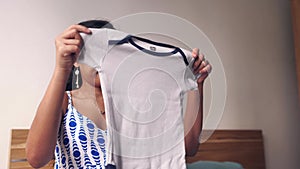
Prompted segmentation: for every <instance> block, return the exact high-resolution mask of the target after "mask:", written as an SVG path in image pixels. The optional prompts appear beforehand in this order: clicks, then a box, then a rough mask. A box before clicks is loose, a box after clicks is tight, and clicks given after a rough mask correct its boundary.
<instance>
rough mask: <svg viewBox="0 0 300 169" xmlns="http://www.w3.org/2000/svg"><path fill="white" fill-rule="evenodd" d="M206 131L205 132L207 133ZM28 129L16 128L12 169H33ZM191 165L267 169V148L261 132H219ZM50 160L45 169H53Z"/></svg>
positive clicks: (216, 132)
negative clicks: (229, 163) (203, 163)
mask: <svg viewBox="0 0 300 169" xmlns="http://www.w3.org/2000/svg"><path fill="white" fill-rule="evenodd" d="M205 132H206V131H203V134H205ZM27 134H28V129H13V130H12V137H11V149H10V164H9V167H10V169H32V167H31V166H30V165H29V164H28V162H27V161H26V157H25V142H26V138H27ZM186 160H187V162H195V161H199V160H211V161H233V162H238V163H240V164H241V165H243V167H244V168H245V169H264V168H265V158H264V145H263V137H262V132H261V130H216V131H214V133H213V134H212V135H211V137H210V138H209V139H208V140H207V141H206V142H204V143H202V144H201V145H200V147H199V150H198V152H197V154H196V155H195V156H194V157H187V158H186ZM53 164H54V161H50V162H49V163H48V164H47V165H46V166H45V167H43V169H50V168H51V169H53Z"/></svg>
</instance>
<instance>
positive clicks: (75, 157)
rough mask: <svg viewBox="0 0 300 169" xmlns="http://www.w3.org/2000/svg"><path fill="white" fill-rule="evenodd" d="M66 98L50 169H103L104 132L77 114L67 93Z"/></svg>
mask: <svg viewBox="0 0 300 169" xmlns="http://www.w3.org/2000/svg"><path fill="white" fill-rule="evenodd" d="M67 94H68V97H69V100H68V110H67V112H66V114H65V115H64V117H63V120H62V125H61V127H60V129H59V133H58V137H57V144H56V148H55V166H54V168H56V169H60V168H64V169H65V168H69V169H72V168H74V169H75V168H76V169H77V168H79V169H81V168H82V169H83V168H84V169H86V168H87V169H104V168H105V167H104V164H105V162H106V155H105V154H106V150H105V140H106V136H107V132H106V131H104V130H101V129H99V128H98V127H97V126H96V125H95V123H94V122H93V121H92V120H90V119H89V118H87V117H86V116H84V115H82V114H80V113H79V112H78V111H77V110H76V109H75V108H74V107H73V105H72V98H71V94H70V92H67Z"/></svg>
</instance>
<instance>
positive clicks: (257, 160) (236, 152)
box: [186, 130, 265, 169]
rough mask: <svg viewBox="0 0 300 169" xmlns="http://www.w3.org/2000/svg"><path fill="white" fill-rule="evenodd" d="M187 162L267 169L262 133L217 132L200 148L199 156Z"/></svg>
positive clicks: (250, 131)
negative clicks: (221, 163)
mask: <svg viewBox="0 0 300 169" xmlns="http://www.w3.org/2000/svg"><path fill="white" fill-rule="evenodd" d="M203 132H204V133H205V131H203ZM186 160H187V162H188V163H189V162H195V161H199V160H209V161H220V162H223V161H232V162H237V163H240V164H241V165H242V166H243V167H244V168H245V169H265V156H264V144H263V136H262V131H261V130H216V131H214V133H213V134H212V135H211V137H210V138H209V139H208V140H207V141H206V142H204V143H202V144H201V145H200V146H199V150H198V152H197V154H196V155H195V156H193V157H187V158H186Z"/></svg>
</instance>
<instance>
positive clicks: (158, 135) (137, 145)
mask: <svg viewBox="0 0 300 169" xmlns="http://www.w3.org/2000/svg"><path fill="white" fill-rule="evenodd" d="M91 30H92V35H85V34H82V38H83V40H84V47H83V50H82V52H81V54H80V57H79V60H78V61H79V63H84V64H88V65H90V66H91V67H94V68H95V69H97V70H98V71H99V75H100V81H101V87H102V92H103V96H104V103H105V112H106V113H107V119H106V120H107V130H108V137H107V139H108V140H107V141H106V143H107V144H106V148H107V151H106V152H107V159H106V162H107V164H113V165H116V168H117V169H123V168H124V169H128V168H130V169H145V168H146V169H159V168H162V169H166V168H172V169H185V168H186V165H185V148H184V128H183V112H182V111H183V107H182V106H183V105H182V104H183V103H182V102H183V94H184V93H185V92H187V91H188V90H193V89H196V88H197V83H196V81H195V79H196V78H195V76H194V74H193V73H192V71H191V68H190V66H186V64H185V63H184V61H183V57H182V55H181V54H180V53H179V52H177V53H176V54H172V55H170V56H155V55H150V54H147V53H145V52H143V51H141V50H139V49H137V48H136V47H135V46H133V45H132V44H130V43H125V44H121V45H109V44H108V41H109V40H121V39H123V38H124V37H126V36H127V35H128V34H127V33H124V32H121V31H117V30H112V29H91ZM135 42H136V43H137V44H141V46H143V47H144V48H146V49H147V48H149V49H152V50H156V51H157V52H158V51H159V52H170V51H172V50H174V49H170V48H164V47H160V46H155V45H150V44H147V43H141V42H139V41H137V40H135ZM183 51H184V53H185V55H186V57H187V60H188V62H189V63H192V55H191V52H189V51H186V50H183ZM190 65H192V64H190Z"/></svg>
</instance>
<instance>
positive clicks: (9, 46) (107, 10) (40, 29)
mask: <svg viewBox="0 0 300 169" xmlns="http://www.w3.org/2000/svg"><path fill="white" fill-rule="evenodd" d="M74 2H75V1H72V0H65V1H58V0H57V1H47V2H46V1H38V0H28V1H21V0H19V1H18V0H10V1H9V0H4V1H0V21H1V27H0V31H1V38H0V46H1V55H0V57H1V63H2V64H1V66H0V73H1V76H0V78H1V82H0V93H1V97H0V103H1V108H2V117H1V118H0V119H1V120H0V133H1V144H0V152H1V154H0V166H2V167H1V168H6V167H7V164H8V154H9V142H10V129H11V128H28V127H29V126H30V123H31V121H32V118H33V116H34V112H35V110H36V107H37V104H38V102H39V101H40V99H41V97H42V95H43V93H44V91H45V89H46V85H47V83H48V81H49V78H50V76H51V72H52V70H53V67H54V62H55V60H54V55H55V48H54V38H55V36H56V35H57V34H58V33H60V32H61V31H62V30H63V29H65V28H66V27H67V26H68V25H69V24H72V23H76V22H78V21H81V20H85V19H90V18H95V17H101V18H106V19H110V20H113V19H117V18H119V17H121V16H124V15H127V14H131V13H136V12H146V11H157V12H165V13H171V14H174V15H177V16H179V17H182V18H185V19H187V20H188V21H190V22H192V23H193V24H195V25H196V26H197V27H199V28H200V29H201V30H202V31H203V32H204V33H205V34H206V35H207V36H208V37H209V38H210V40H211V41H212V43H213V44H214V45H215V47H216V49H217V50H218V52H219V55H220V57H221V59H222V63H223V65H224V69H225V73H226V80H227V87H228V91H227V100H226V105H225V111H224V114H223V118H222V120H221V122H220V124H219V128H228V129H240V128H242V129H262V130H263V132H264V138H265V150H266V162H267V167H268V168H269V169H277V168H278V169H281V168H289V169H296V168H298V167H297V166H296V165H297V162H298V161H297V160H298V159H296V158H297V157H298V158H299V157H300V148H299V147H300V146H299V145H298V144H297V143H298V140H297V139H298V138H300V137H299V135H300V132H299V125H298V121H299V120H300V111H299V108H298V105H297V100H296V99H297V90H296V75H295V65H294V62H295V61H294V52H293V46H292V45H293V44H292V42H293V41H292V32H291V30H292V28H291V18H290V7H289V2H288V1H283V0H272V1H271V0H189V1H174V0H165V1H146V0H127V1H126V2H125V1H119V2H116V1H100V0H93V1H76V2H77V4H74ZM71 3H73V4H71ZM200 48H201V47H200ZM207 57H209V56H207Z"/></svg>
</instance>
